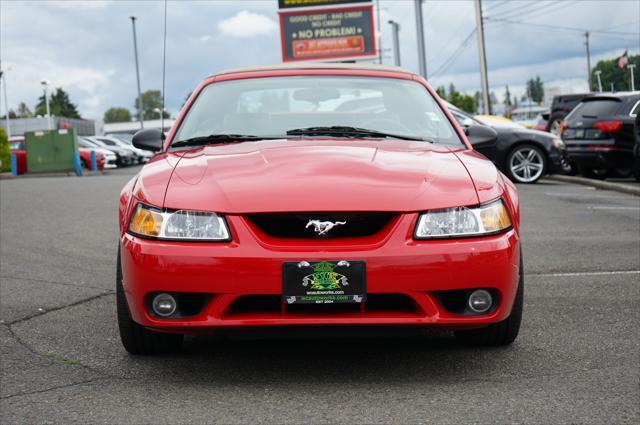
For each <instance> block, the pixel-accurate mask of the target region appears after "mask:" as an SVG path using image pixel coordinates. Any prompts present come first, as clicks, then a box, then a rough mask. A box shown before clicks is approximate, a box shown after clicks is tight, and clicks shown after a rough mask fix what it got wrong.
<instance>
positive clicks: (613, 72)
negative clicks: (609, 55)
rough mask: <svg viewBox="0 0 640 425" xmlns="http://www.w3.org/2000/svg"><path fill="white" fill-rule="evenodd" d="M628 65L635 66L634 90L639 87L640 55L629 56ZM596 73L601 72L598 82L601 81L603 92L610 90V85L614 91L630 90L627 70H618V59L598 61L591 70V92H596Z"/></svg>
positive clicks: (629, 75) (629, 78) (629, 77)
mask: <svg viewBox="0 0 640 425" xmlns="http://www.w3.org/2000/svg"><path fill="white" fill-rule="evenodd" d="M629 63H630V64H632V63H633V64H636V68H635V72H636V74H635V81H634V82H635V85H636V87H635V89H636V90H638V88H639V87H640V78H638V69H639V68H640V55H635V56H629ZM596 71H602V74H600V81H602V89H603V90H604V91H609V90H611V83H613V89H614V90H615V91H625V90H631V74H630V72H629V68H619V67H618V58H613V59H606V60H601V61H598V63H597V64H596V66H594V67H593V69H592V70H591V86H592V87H591V90H593V91H597V90H598V77H596Z"/></svg>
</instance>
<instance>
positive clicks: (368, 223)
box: [247, 212, 395, 239]
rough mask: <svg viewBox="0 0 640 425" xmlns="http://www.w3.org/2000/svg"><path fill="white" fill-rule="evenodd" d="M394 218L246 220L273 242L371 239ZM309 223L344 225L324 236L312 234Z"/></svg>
mask: <svg viewBox="0 0 640 425" xmlns="http://www.w3.org/2000/svg"><path fill="white" fill-rule="evenodd" d="M394 215H395V214H393V213H386V212H354V213H351V212H347V213H343V212H340V213H326V212H324V213H263V214H250V215H248V216H247V217H248V218H249V220H251V221H252V222H253V223H254V224H255V225H256V226H257V227H258V228H260V230H262V231H263V232H264V233H266V234H267V235H269V236H271V237H275V238H297V239H334V238H355V237H363V236H371V235H374V234H376V233H378V232H379V231H380V230H382V228H383V227H384V226H386V225H387V223H389V221H391V219H392V218H393V217H394ZM310 220H319V221H321V222H323V221H330V222H332V223H336V222H345V224H339V225H336V226H335V227H333V228H332V229H331V230H328V231H327V232H326V233H325V234H322V235H320V234H318V233H317V232H315V231H314V228H315V226H314V225H309V227H307V224H308V223H309V221H310Z"/></svg>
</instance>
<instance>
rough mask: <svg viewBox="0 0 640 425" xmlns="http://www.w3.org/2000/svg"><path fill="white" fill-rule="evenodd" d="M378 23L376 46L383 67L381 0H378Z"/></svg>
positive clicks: (379, 61)
mask: <svg viewBox="0 0 640 425" xmlns="http://www.w3.org/2000/svg"><path fill="white" fill-rule="evenodd" d="M376 18H377V19H376V21H377V27H378V31H377V32H378V33H377V34H376V37H375V39H376V46H377V47H378V63H379V64H380V65H382V28H381V27H380V0H376Z"/></svg>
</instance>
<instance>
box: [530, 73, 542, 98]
mask: <svg viewBox="0 0 640 425" xmlns="http://www.w3.org/2000/svg"><path fill="white" fill-rule="evenodd" d="M533 86H534V88H535V90H534V93H535V97H534V98H533V100H535V101H536V102H538V103H541V102H542V101H543V100H544V83H543V82H542V80H541V79H540V76H539V75H536V80H535V81H534V83H533Z"/></svg>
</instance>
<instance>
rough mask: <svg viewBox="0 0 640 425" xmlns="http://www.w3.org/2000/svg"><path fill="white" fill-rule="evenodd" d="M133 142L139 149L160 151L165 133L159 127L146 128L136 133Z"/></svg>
mask: <svg viewBox="0 0 640 425" xmlns="http://www.w3.org/2000/svg"><path fill="white" fill-rule="evenodd" d="M131 142H132V143H133V146H135V147H136V148H138V149H143V150H147V151H153V152H159V151H161V150H162V145H163V144H164V133H163V132H162V130H160V129H158V128H145V129H143V130H140V131H138V132H137V133H136V134H134V135H133V139H132V140H131Z"/></svg>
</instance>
